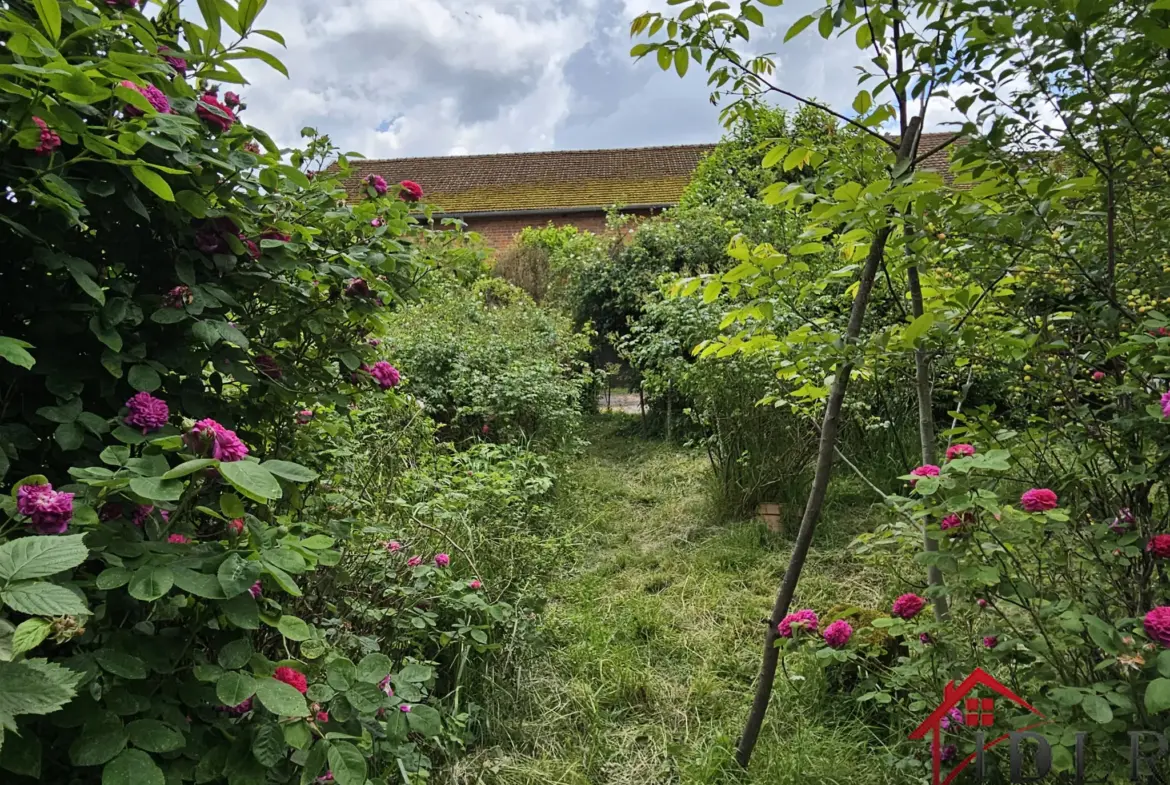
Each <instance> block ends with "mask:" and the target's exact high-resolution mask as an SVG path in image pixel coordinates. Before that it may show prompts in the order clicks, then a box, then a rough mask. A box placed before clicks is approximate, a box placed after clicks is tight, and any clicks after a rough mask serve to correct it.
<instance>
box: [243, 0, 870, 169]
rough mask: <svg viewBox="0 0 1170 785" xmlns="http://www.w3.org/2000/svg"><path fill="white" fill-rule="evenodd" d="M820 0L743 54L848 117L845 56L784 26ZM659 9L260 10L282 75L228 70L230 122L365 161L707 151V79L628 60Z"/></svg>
mask: <svg viewBox="0 0 1170 785" xmlns="http://www.w3.org/2000/svg"><path fill="white" fill-rule="evenodd" d="M820 7H823V4H821V3H819V2H812V0H802V1H801V2H797V3H794V4H793V5H785V6H782V7H780V8H764V11H765V14H766V19H765V21H766V27H765V28H764V30H762V31H760V29H759V28H753V31H759V32H760V34H759V35H755V36H753V38H752V41H751V46H752V49H753V53H762V52H775V53H777V61H778V73H777V75H776V79H777V81H778V82H779V83H781V84H783V85H784V86H786V87H790V88H791V89H793V90H794V91H797V92H801V93H803V94H806V95H812V96H816V97H817V98H818V99H820V100H822V101H825V102H827V103H829V104H830V105H832V106H834V107H836V108H838V109H841V110H848V107H849V105H850V103H851V101H852V98H853V95H854V93H855V92H856V89H857V88H856V72H855V70H854V66H855V65H856V63H857V62H858V61H859V58H860V56H861V55H860V54H859V53H858V52H857V51H856V50H855V49H854V48H853V44H852V41H851V40H848V41H830V42H825V41H822V39H821V38H820V37H819V36H818V35H817V34H816V32H815V31H814V30H811V29H810V30H809V31H806V33H804V34H802V35H800V36H798V37H797V38H795V39H794V40H793V41H791V42H789V43H788V44H783V45H782V44H781V43H780V40H781V38H782V36H783V33H784V32H785V31H786V30H787V29H788V27H789V25H790V24H791V23H792V22H793V21H795V20H796V19H797V18H799V17H800V16H802V15H803V14H804V13H807V12H809V11H811V10H814V9H815V8H820ZM665 8H666V6H665V2H664V0H479V1H478V2H473V1H472V0H332V1H331V2H327V3H322V2H319V1H318V0H269V2H268V4H267V7H266V8H265V9H264V11H263V12H262V14H261V15H260V18H259V20H258V24H257V26H258V27H265V28H270V29H274V30H277V31H279V32H280V33H281V34H282V35H283V36H284V37H285V39H286V42H287V48H286V49H280V48H279V47H277V46H276V45H275V44H271V43H269V42H266V41H265V40H264V39H260V40H259V41H257V42H256V43H257V45H263V46H265V48H270V49H272V50H273V51H274V53H276V54H277V55H278V56H279V57H280V58H281V59H282V60H283V61H284V63H285V64H286V65H287V67H288V69H289V73H290V78H288V79H285V77H284V76H283V75H281V74H280V73H278V72H276V71H273V70H271V69H269V68H268V67H267V66H264V65H261V64H259V63H254V62H253V63H249V64H247V66H246V67H245V68H244V69H243V70H244V71H245V74H246V75H247V76H248V78H249V81H250V82H251V84H250V85H248V86H246V87H245V88H244V89H243V90H240V92H241V94H242V95H243V97H244V99H245V100H246V102H247V105H248V109H247V112H246V114H245V115H244V119H245V120H246V121H247V122H248V123H250V124H252V125H256V126H258V127H259V128H262V129H264V130H266V131H268V133H269V134H271V135H272V136H273V138H274V139H275V140H276V141H277V143H278V144H281V145H285V146H292V145H295V144H297V142H298V140H299V136H300V129H301V128H302V127H304V126H313V127H316V128H318V129H319V130H321V131H323V132H325V133H328V134H330V135H331V137H332V138H333V140H334V141H335V142H336V143H337V144H338V146H340V147H341V148H342V149H343V150H344V151H356V152H359V153H362V154H364V155H365V156H366V157H369V158H399V157H408V156H426V155H466V154H472V153H503V152H527V151H532V150H574V149H588V148H606V147H641V146H648V145H672V144H689V143H701V142H712V141H715V140H717V139H718V138H719V136H720V133H721V128H720V125H719V118H718V109H717V108H716V107H713V106H712V105H711V103H710V101H709V100H708V97H709V90H708V88H707V85H706V74H705V73H704V71H703V70H702V69H701V68H698V67H696V65H695V64H693V63H692V68H691V70H690V71H689V72H688V74H687V76H686V77H685V78H683V79H680V78H679V77H678V76H677V75H676V74H675V73H674V72H673V71H670V72H663V71H661V70H659V68H658V66H657V64H656V63H655V62H652V61H651V60H644V61H640V62H639V61H635V60H634V59H633V58H631V57H630V55H629V51H630V46H631V45H632V43H635V42H634V41H631V39H630V37H629V23H630V21H631V20H632V19H633V18H634V17H635V16H636V15H637V14H638V13H640V12H642V11H645V10H661V9H665Z"/></svg>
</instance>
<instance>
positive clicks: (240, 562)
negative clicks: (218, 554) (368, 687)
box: [216, 553, 263, 597]
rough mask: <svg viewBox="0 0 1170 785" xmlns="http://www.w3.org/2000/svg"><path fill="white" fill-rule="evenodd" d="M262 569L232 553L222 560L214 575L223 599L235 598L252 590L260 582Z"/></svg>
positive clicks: (258, 565) (256, 564)
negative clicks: (217, 580)
mask: <svg viewBox="0 0 1170 785" xmlns="http://www.w3.org/2000/svg"><path fill="white" fill-rule="evenodd" d="M262 571H263V568H262V567H261V566H260V563H259V562H255V561H250V560H246V559H243V558H241V557H240V555H239V554H238V553H233V554H231V555H229V556H228V557H227V558H226V559H224V560H223V563H222V564H220V565H219V570H218V572H217V573H216V575H217V577H218V578H219V585H220V586H221V587H222V588H223V593H224V596H225V597H235V596H236V595H237V594H241V593H243V592H246V591H247V590H248V589H250V588H252V585H253V584H255V583H256V581H258V580H260V574H261V572H262Z"/></svg>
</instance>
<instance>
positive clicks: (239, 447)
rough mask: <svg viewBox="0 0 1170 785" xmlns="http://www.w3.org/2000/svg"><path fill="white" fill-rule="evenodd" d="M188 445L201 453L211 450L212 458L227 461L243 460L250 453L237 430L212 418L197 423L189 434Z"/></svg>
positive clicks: (193, 450)
mask: <svg viewBox="0 0 1170 785" xmlns="http://www.w3.org/2000/svg"><path fill="white" fill-rule="evenodd" d="M187 445H188V446H189V447H190V448H191V450H192V452H195V453H198V454H199V455H206V454H207V452H208V450H210V451H211V457H212V458H215V459H216V460H217V461H223V462H225V463H231V462H232V461H239V460H243V458H244V456H246V455H247V454H248V448H247V447H246V446H245V445H244V443H243V442H242V441H240V437H238V436H236V432H235V431H230V430H228V429H227V428H224V427H223V426H222V425H220V424H219V423H217V422H216V421H215V420H212V419H205V420H200V421H199V422H197V423H195V425H194V426H193V427H192V428H191V432H190V433H189V434H188V435H187Z"/></svg>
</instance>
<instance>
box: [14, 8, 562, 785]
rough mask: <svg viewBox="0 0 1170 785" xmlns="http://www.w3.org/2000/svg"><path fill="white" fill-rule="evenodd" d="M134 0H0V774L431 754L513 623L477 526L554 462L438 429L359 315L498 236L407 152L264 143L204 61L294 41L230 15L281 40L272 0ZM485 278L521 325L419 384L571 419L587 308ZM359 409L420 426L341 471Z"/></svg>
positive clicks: (471, 311) (145, 773) (107, 776)
mask: <svg viewBox="0 0 1170 785" xmlns="http://www.w3.org/2000/svg"><path fill="white" fill-rule="evenodd" d="M136 6H137V4H136V3H133V2H127V3H100V2H99V3H94V4H91V3H88V2H84V1H83V0H78V2H70V1H69V0H64V1H61V2H59V0H37V2H35V3H18V4H9V5H8V6H6V7H5V8H4V9H2V10H0V19H2V24H0V27H2V28H3V30H4V34H3V35H4V43H5V47H4V49H3V54H2V55H0V68H3V70H4V73H5V80H3V82H2V84H0V98H2V99H3V103H2V111H3V115H4V123H3V133H4V135H5V142H6V145H5V148H4V152H3V159H2V160H0V167H2V169H3V174H4V181H5V183H6V184H7V188H8V191H7V193H8V198H7V199H6V200H4V201H3V202H2V203H0V223H2V228H0V230H2V231H3V232H4V238H5V242H6V247H7V248H8V249H9V252H10V255H11V256H12V257H13V258H14V259H18V260H20V263H19V264H10V265H7V266H6V267H5V269H4V270H3V271H2V272H0V290H2V292H3V295H2V298H3V308H0V336H3V337H0V358H2V360H0V390H2V391H3V392H2V393H0V403H2V406H0V477H4V478H6V480H7V481H8V482H7V487H8V488H10V489H11V493H10V494H5V495H4V496H3V497H2V498H0V512H2V513H3V518H4V521H5V525H4V528H3V530H2V533H0V599H2V600H3V605H2V606H0V607H2V610H0V769H3V770H4V774H3V775H2V776H3V778H4V781H5V782H8V781H14V782H31V781H35V780H39V781H44V782H70V783H97V782H99V781H100V782H101V783H103V785H121V784H122V783H134V785H162V783H164V782H167V783H180V782H199V783H229V784H230V785H248V784H250V783H255V784H256V785H261V784H262V783H281V784H284V783H309V782H314V781H317V780H318V779H319V778H323V779H325V780H330V779H331V780H332V781H335V782H338V783H341V784H342V785H346V784H347V783H348V784H352V785H365V784H366V783H367V781H376V782H390V781H403V782H405V781H408V780H409V781H415V782H417V781H420V780H425V779H426V778H427V776H428V772H429V771H430V770H431V768H432V767H434V766H437V765H439V764H440V763H441V762H443V761H445V760H448V759H449V756H450V755H452V754H455V753H457V752H458V751H459V750H460V749H461V748H462V746H463V745H464V744H465V743H466V741H467V739H468V737H469V732H470V731H469V723H471V722H473V720H474V710H473V707H472V706H470V705H469V703H468V699H467V697H466V695H465V692H466V687H467V681H468V680H469V678H470V674H472V673H473V672H474V671H475V669H476V668H478V667H480V663H482V662H486V661H488V660H489V659H490V658H491V655H492V653H493V652H495V651H497V650H498V649H499V648H500V645H501V644H500V639H501V638H502V637H503V636H504V635H505V634H507V635H510V636H511V640H513V641H516V640H519V638H520V636H522V635H523V630H524V625H520V624H518V619H517V616H516V612H515V610H514V605H513V604H512V601H513V600H514V599H515V598H516V597H518V596H520V595H521V594H522V593H523V592H522V591H521V590H520V588H518V586H520V585H524V586H526V585H527V583H528V582H529V581H530V576H529V573H527V572H524V571H523V570H520V569H517V565H516V564H513V563H511V562H509V561H508V559H507V558H506V555H505V554H506V551H505V550H499V551H498V554H497V556H496V557H495V558H494V560H493V559H492V558H484V557H483V556H482V555H481V554H480V552H479V551H478V550H477V548H479V545H480V544H481V543H482V542H483V541H484V540H485V538H486V534H485V533H486V532H487V531H492V530H493V527H496V526H501V527H503V526H511V527H513V529H514V530H515V531H516V533H517V535H516V536H517V542H520V543H522V545H518V546H517V547H518V548H520V547H536V546H535V545H534V544H532V543H533V542H534V541H535V539H536V537H537V534H536V532H537V531H538V530H539V528H540V526H543V525H545V523H543V520H544V519H543V518H542V517H541V512H540V505H539V503H538V502H539V500H540V499H541V498H542V497H543V496H544V495H547V494H548V493H549V491H550V490H551V487H552V481H553V475H552V473H551V470H550V468H549V466H548V465H547V464H546V463H544V461H543V458H542V457H540V456H536V455H532V454H528V453H525V452H524V451H523V450H522V449H520V448H516V447H511V446H509V445H495V444H490V443H484V444H481V445H479V446H475V447H473V448H472V449H471V450H470V451H469V452H467V453H455V452H453V451H451V450H450V449H449V448H445V447H440V446H437V445H436V437H435V432H436V429H437V428H438V427H439V426H438V425H437V424H436V423H434V422H432V421H431V420H430V419H429V418H427V417H426V416H425V415H424V414H423V413H422V411H421V410H420V409H419V407H418V405H417V403H416V401H415V399H413V398H411V397H409V396H404V395H402V394H400V393H399V392H398V391H397V390H396V389H395V388H397V387H399V383H400V381H401V375H400V372H399V370H398V369H397V368H396V367H395V365H393V364H391V361H393V362H395V363H397V362H398V360H397V358H396V357H394V356H393V355H391V354H390V352H391V351H392V350H393V349H401V350H402V352H403V355H404V358H405V359H406V360H407V361H408V362H409V363H410V364H411V365H412V371H411V372H412V373H413V365H414V360H415V359H416V357H418V356H421V349H420V350H419V352H418V353H417V354H411V352H410V350H409V347H407V346H399V345H398V344H397V343H396V342H392V341H389V340H386V341H383V340H381V339H379V338H377V337H376V336H379V335H386V334H390V335H394V334H395V329H396V325H398V324H401V322H395V318H396V317H394V316H392V315H391V312H392V311H394V310H396V309H398V308H401V307H402V306H403V305H404V304H405V303H407V302H409V301H412V300H416V299H418V298H419V297H422V296H431V295H434V294H435V293H436V292H443V293H444V294H443V296H444V297H447V298H448V299H449V301H451V302H454V301H456V300H458V299H459V297H458V295H457V294H456V293H458V292H462V291H464V290H462V289H461V288H460V287H462V286H466V285H468V284H469V283H470V282H471V281H474V280H475V279H477V278H478V277H479V276H481V275H482V274H483V272H484V270H485V263H484V260H485V257H486V254H485V253H484V251H483V249H482V246H479V245H478V244H477V243H475V242H474V240H469V239H468V238H465V237H464V236H463V235H461V234H459V233H457V232H456V233H452V232H448V231H446V230H444V231H440V232H433V233H432V232H429V231H427V230H425V229H423V228H421V226H420V224H419V223H418V221H417V217H418V216H419V215H420V213H421V212H422V211H425V210H426V208H425V206H424V205H416V202H417V201H418V200H419V199H420V198H421V191H420V189H419V188H418V186H416V185H414V184H411V183H403V184H401V185H396V184H388V183H386V182H385V181H383V180H382V178H380V177H370V178H367V179H366V180H364V181H362V182H361V183H359V184H357V191H358V193H357V197H356V198H353V194H352V193H350V194H348V195H347V192H346V190H345V189H344V188H343V187H342V179H343V178H345V177H347V176H348V175H349V170H348V163H347V160H346V158H345V156H338V154H337V151H336V150H335V149H334V148H333V147H332V146H331V144H330V142H329V140H328V138H327V137H321V136H317V135H316V134H314V133H312V131H311V129H306V131H305V135H306V136H307V143H306V144H307V146H306V148H305V149H303V150H280V149H278V148H277V147H276V146H275V145H274V144H273V142H272V140H271V139H269V138H268V137H267V136H266V135H265V134H264V133H263V132H262V131H260V130H259V129H256V128H253V127H250V126H248V125H246V124H245V123H244V121H243V119H242V116H241V115H242V113H243V111H244V110H245V105H244V104H243V102H242V99H241V98H240V96H238V95H237V94H236V93H235V92H232V91H230V90H229V91H225V92H222V93H221V92H220V89H221V88H219V87H218V85H219V84H231V83H239V84H243V83H244V80H243V78H242V77H241V75H240V73H239V71H238V70H237V68H236V66H235V65H234V64H235V63H237V62H238V61H239V60H241V59H257V60H261V61H263V62H265V63H267V64H269V65H271V66H272V67H274V68H276V69H278V70H283V68H284V67H283V65H282V64H281V63H280V62H279V61H278V60H276V59H275V58H274V57H273V56H272V55H270V54H268V53H266V52H264V51H262V50H260V49H257V48H254V47H252V46H249V45H247V40H248V38H249V37H250V36H253V35H261V36H264V37H266V38H269V39H271V40H273V41H276V42H278V43H279V42H281V37H280V35H279V33H277V32H274V31H268V30H260V29H255V22H256V17H257V15H258V13H259V11H260V10H261V8H262V6H263V3H261V2H255V1H254V0H242V2H240V3H239V4H238V5H233V4H231V3H227V2H222V1H220V2H209V3H202V2H201V3H200V4H199V14H197V15H193V14H192V13H191V11H192V9H188V8H184V13H183V14H182V15H180V13H179V10H180V3H179V2H165V3H162V4H160V5H159V6H158V7H150V8H149V9H148V10H149V13H147V11H146V10H139V9H138V8H137V7H136ZM230 41H235V43H229V42H230ZM331 164H332V165H331ZM493 292H495V294H493ZM496 296H498V297H503V298H504V299H509V301H510V298H512V297H513V293H512V292H510V291H503V292H500V291H496V290H494V289H492V288H491V287H490V286H488V287H487V288H486V289H484V290H483V291H479V290H477V294H475V295H467V297H469V298H470V302H471V303H473V304H472V305H466V306H465V309H464V312H463V316H464V318H465V320H466V323H470V322H471V321H473V320H476V319H481V320H486V321H487V322H488V323H490V324H493V325H496V326H497V327H499V328H500V330H501V331H502V332H503V333H504V335H505V340H506V341H508V342H509V343H505V345H503V346H500V347H498V349H496V350H495V351H494V352H493V351H489V350H491V349H492V347H493V346H494V344H491V342H490V341H489V342H488V343H486V344H484V346H483V348H484V350H485V355H490V363H489V364H488V365H487V366H484V367H483V368H475V369H470V370H469V374H470V375H468V376H464V377H461V378H460V379H459V380H458V384H457V385H456V387H458V390H459V393H458V395H457V396H456V397H455V398H453V399H450V400H448V401H446V402H447V403H452V405H453V406H454V407H455V408H453V409H451V410H450V412H448V410H446V409H443V408H441V406H440V407H436V408H435V409H433V410H432V411H434V412H435V413H436V414H438V415H440V416H443V415H446V414H448V413H450V414H452V415H453V416H454V418H455V419H454V420H445V421H444V422H443V426H444V427H446V428H450V427H451V426H452V423H453V422H455V421H459V422H462V420H461V419H459V418H466V417H471V416H474V417H475V418H477V419H476V425H477V427H478V426H479V425H480V424H481V423H480V421H481V420H482V421H483V423H489V422H490V423H493V424H496V423H498V429H499V432H500V435H501V438H505V437H511V436H513V435H517V436H523V437H525V438H536V439H546V440H548V441H550V442H555V443H560V442H564V441H567V440H570V439H571V436H572V434H573V432H574V427H575V422H576V412H575V410H574V405H575V404H576V403H577V400H578V397H579V395H578V393H579V389H580V385H581V383H582V382H581V379H582V378H583V376H582V372H581V370H580V369H579V368H578V366H577V365H575V364H574V362H573V358H574V356H575V353H576V352H577V351H578V349H579V345H578V344H577V343H574V341H575V340H577V339H574V338H571V337H569V336H568V335H563V336H560V337H558V334H557V332H556V326H555V324H554V323H553V322H550V321H548V320H547V319H545V321H541V320H542V318H544V317H542V316H541V315H538V314H534V313H532V312H530V311H524V310H523V308H522V307H521V306H518V305H515V304H513V305H500V306H499V311H498V312H497V311H496V310H494V309H495V307H496V305H497V303H496V302H495V301H494V300H492V305H490V306H489V305H488V299H490V298H491V297H496ZM414 315H415V316H416V317H417V316H419V313H418V312H415V313H414ZM450 326H451V323H449V324H448V325H447V327H450ZM439 329H440V328H438V327H436V332H438V330H439ZM443 329H446V327H444V328H443ZM509 331H510V332H509ZM525 341H526V342H525ZM509 352H515V353H522V354H523V356H524V359H525V361H526V362H527V363H528V365H522V364H516V363H511V362H510V361H509V355H508V353H509ZM550 358H551V359H550ZM497 372H498V373H500V374H503V375H504V376H505V377H506V378H504V379H495V380H494V381H493V379H492V376H493V374H495V373H497ZM509 374H510V375H509ZM550 377H555V378H550ZM426 378H427V377H426V367H425V366H424V365H423V364H422V363H419V364H418V376H417V380H414V379H412V383H413V385H414V387H416V388H424V389H428V390H431V391H434V390H437V389H438V386H439V385H440V384H441V381H439V380H437V379H435V380H434V381H433V385H434V386H432V387H430V388H428V387H427V382H426ZM530 382H531V383H532V384H531V385H530V384H529V383H530ZM458 385H465V386H467V387H468V388H469V389H468V390H465V389H464V388H463V387H459V386H458ZM509 385H527V386H526V387H525V389H524V391H523V393H524V394H523V395H520V396H518V397H517V396H513V397H509V396H508V394H507V392H506V391H507V389H508V387H509ZM459 395H467V397H466V398H461V397H459ZM460 407H463V408H460ZM541 407H545V408H547V410H548V411H545V409H543V408H541ZM472 412H474V414H472ZM404 413H407V414H409V416H407V415H405V414H404ZM379 424H383V425H385V424H390V426H391V427H393V428H394V437H395V438H396V439H399V440H400V441H404V442H405V443H408V444H409V445H411V449H410V450H409V451H408V452H411V453H413V454H416V455H428V456H431V457H432V458H433V460H429V461H418V462H416V463H415V464H414V465H412V466H401V467H399V468H400V469H401V471H398V472H396V473H394V474H393V476H390V477H384V478H381V479H383V480H384V482H381V483H380V484H378V485H376V486H373V487H371V486H369V485H366V486H359V485H358V484H357V483H356V482H355V478H356V477H358V476H360V475H358V474H355V472H354V469H355V467H356V466H359V465H360V466H368V460H367V458H366V457H365V456H364V455H362V454H361V453H360V451H361V450H362V449H363V447H364V446H365V445H366V443H368V442H371V441H373V439H372V432H371V430H370V429H371V428H372V427H376V426H377V425H379ZM464 477H466V479H464ZM21 478H23V479H21ZM365 479H367V480H369V479H372V477H370V476H368V475H367V476H366V477H365ZM424 519H425V521H428V522H430V523H431V524H438V525H439V526H442V527H449V529H450V532H449V533H447V532H446V531H445V530H444V529H441V528H440V529H438V531H440V532H444V534H443V536H442V537H439V538H432V539H428V538H427V535H426V534H424V533H423V531H424V530H423V529H422V528H421V526H420V527H415V528H411V526H410V524H411V522H413V521H415V520H424ZM457 527H462V529H460V528H457ZM432 528H435V527H434V526H432ZM525 538H526V539H525ZM448 546H450V547H448ZM472 554H475V555H480V556H481V558H479V559H475V558H474V557H473V556H472ZM525 596H528V595H525ZM13 778H15V779H13Z"/></svg>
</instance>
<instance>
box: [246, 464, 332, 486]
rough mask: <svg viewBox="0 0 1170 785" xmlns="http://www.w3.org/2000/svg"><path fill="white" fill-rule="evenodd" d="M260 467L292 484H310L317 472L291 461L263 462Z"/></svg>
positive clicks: (315, 477)
mask: <svg viewBox="0 0 1170 785" xmlns="http://www.w3.org/2000/svg"><path fill="white" fill-rule="evenodd" d="M260 465H261V466H263V467H264V468H265V469H267V470H268V471H270V472H272V473H273V474H275V475H276V476H277V477H283V478H284V479H286V480H292V481H293V482H312V481H313V480H315V479H317V477H318V474H317V472H315V471H313V470H312V469H309V468H307V467H305V466H301V465H300V464H299V463H292V462H291V461H265V462H264V463H262V464H260Z"/></svg>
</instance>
